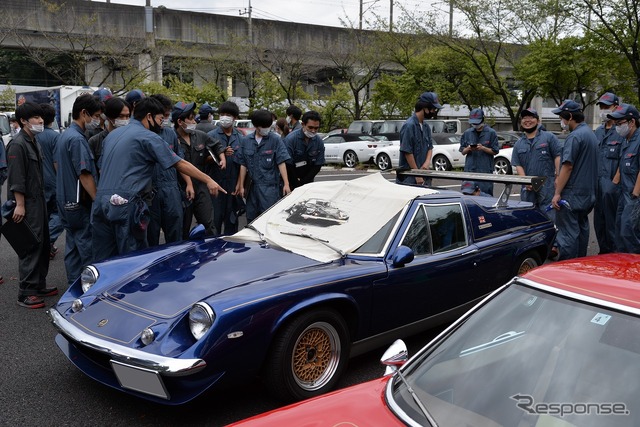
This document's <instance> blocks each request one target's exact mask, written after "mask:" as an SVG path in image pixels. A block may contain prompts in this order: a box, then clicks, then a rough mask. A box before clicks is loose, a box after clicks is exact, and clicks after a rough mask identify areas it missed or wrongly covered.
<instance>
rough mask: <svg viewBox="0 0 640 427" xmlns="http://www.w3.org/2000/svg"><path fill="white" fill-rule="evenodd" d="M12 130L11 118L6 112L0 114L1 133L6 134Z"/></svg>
mask: <svg viewBox="0 0 640 427" xmlns="http://www.w3.org/2000/svg"><path fill="white" fill-rule="evenodd" d="M10 131H11V129H10V127H9V119H8V118H7V116H5V115H4V114H3V115H1V116H0V133H1V134H2V135H6V134H8V133H9V132H10Z"/></svg>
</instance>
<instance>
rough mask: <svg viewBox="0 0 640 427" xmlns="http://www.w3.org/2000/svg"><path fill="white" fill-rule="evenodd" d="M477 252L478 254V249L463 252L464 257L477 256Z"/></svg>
mask: <svg viewBox="0 0 640 427" xmlns="http://www.w3.org/2000/svg"><path fill="white" fill-rule="evenodd" d="M476 252H478V248H475V249H471V250H468V251H467V252H463V253H462V255H470V254H475V253H476Z"/></svg>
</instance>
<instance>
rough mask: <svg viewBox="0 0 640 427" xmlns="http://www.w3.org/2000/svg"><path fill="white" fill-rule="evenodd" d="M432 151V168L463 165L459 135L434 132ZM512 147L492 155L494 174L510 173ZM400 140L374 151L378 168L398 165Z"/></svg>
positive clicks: (443, 168)
mask: <svg viewBox="0 0 640 427" xmlns="http://www.w3.org/2000/svg"><path fill="white" fill-rule="evenodd" d="M432 137H433V142H434V144H433V152H432V154H431V163H432V167H433V169H434V170H437V171H448V170H451V169H455V168H463V167H464V159H465V158H464V156H463V155H462V153H460V151H459V148H460V135H452V134H450V133H449V134H447V133H442V134H437V133H434V134H433V135H432ZM512 151H513V148H504V149H502V150H500V152H499V153H498V154H496V155H495V156H494V162H493V166H494V171H493V173H494V174H497V175H511V174H512V173H513V170H512V166H511V152H512ZM399 156H400V142H399V141H394V142H393V143H392V145H389V146H386V147H382V148H378V149H377V150H375V153H374V161H375V163H376V166H378V168H379V169H380V170H386V169H391V168H397V167H398V165H399Z"/></svg>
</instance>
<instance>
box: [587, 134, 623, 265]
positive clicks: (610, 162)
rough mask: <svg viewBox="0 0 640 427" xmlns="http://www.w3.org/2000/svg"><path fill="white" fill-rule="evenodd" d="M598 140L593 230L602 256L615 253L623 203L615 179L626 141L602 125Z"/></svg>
mask: <svg viewBox="0 0 640 427" xmlns="http://www.w3.org/2000/svg"><path fill="white" fill-rule="evenodd" d="M595 134H596V138H597V140H598V190H597V193H596V204H595V206H594V208H593V228H594V230H595V232H596V238H597V239H598V246H599V248H600V252H599V253H601V254H608V253H610V252H616V248H617V243H616V217H617V211H618V202H619V200H620V186H619V185H616V184H614V183H613V181H612V179H613V177H614V176H615V174H616V172H617V171H618V167H619V165H620V148H621V147H622V145H623V142H624V141H625V139H624V138H622V137H621V136H620V135H618V133H617V132H616V128H615V126H611V127H610V128H609V129H607V128H606V127H605V124H602V125H601V126H599V127H598V129H596V130H595Z"/></svg>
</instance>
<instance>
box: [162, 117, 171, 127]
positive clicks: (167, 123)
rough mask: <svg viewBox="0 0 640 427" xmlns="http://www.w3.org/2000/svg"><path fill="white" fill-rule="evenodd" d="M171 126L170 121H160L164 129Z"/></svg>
mask: <svg viewBox="0 0 640 427" xmlns="http://www.w3.org/2000/svg"><path fill="white" fill-rule="evenodd" d="M171 125H172V123H171V120H169V119H162V126H163V127H166V128H170V127H171Z"/></svg>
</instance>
